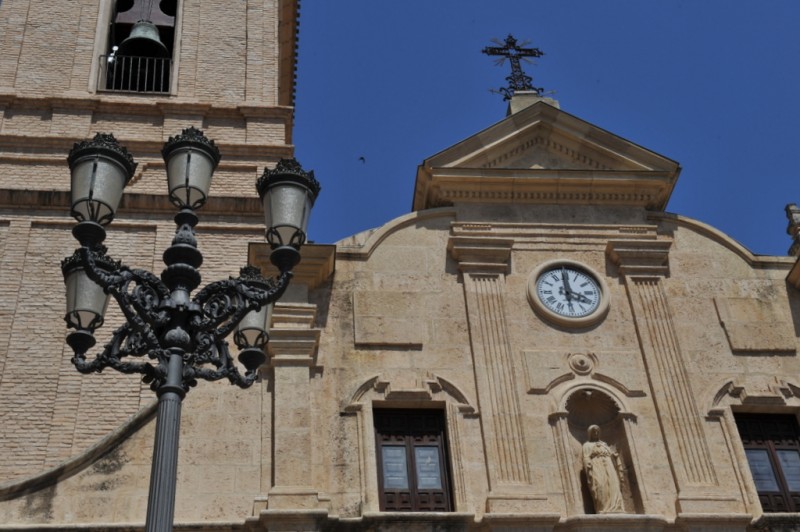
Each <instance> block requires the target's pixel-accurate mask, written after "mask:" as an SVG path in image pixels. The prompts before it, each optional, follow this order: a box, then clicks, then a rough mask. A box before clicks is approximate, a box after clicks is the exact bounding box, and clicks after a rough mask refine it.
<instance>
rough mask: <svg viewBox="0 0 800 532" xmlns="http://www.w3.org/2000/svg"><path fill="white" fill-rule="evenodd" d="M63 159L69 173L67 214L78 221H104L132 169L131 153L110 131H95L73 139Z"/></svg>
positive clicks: (109, 217) (110, 215)
mask: <svg viewBox="0 0 800 532" xmlns="http://www.w3.org/2000/svg"><path fill="white" fill-rule="evenodd" d="M67 163H68V164H69V169H70V172H71V174H72V182H71V192H72V204H71V211H70V214H71V215H72V216H73V217H74V218H75V219H76V220H77V221H78V222H93V223H96V224H99V225H101V226H105V225H108V224H109V223H110V222H111V220H113V219H114V214H115V213H116V211H117V207H118V206H119V202H120V200H121V199H122V189H124V188H125V185H127V184H128V181H130V180H131V178H132V177H133V173H134V172H135V171H136V162H134V160H133V157H132V156H131V155H130V154H129V153H128V150H126V149H125V148H123V147H122V146H120V145H119V143H118V142H117V139H115V138H114V135H110V134H105V133H98V134H97V135H95V136H94V138H93V139H91V140H85V141H83V142H79V143H76V144H75V145H74V146H73V148H72V150H70V152H69V156H68V157H67Z"/></svg>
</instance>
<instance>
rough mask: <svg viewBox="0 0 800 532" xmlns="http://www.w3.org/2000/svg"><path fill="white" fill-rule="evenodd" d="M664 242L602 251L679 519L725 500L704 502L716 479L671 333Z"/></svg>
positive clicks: (627, 243) (718, 507)
mask: <svg viewBox="0 0 800 532" xmlns="http://www.w3.org/2000/svg"><path fill="white" fill-rule="evenodd" d="M670 246H671V241H668V240H612V241H609V243H608V246H607V248H606V254H607V256H608V258H609V259H610V260H611V261H612V262H613V263H614V264H615V265H616V266H617V268H618V269H619V273H620V275H621V276H622V279H623V281H624V283H625V287H626V289H627V293H628V299H629V301H630V305H631V311H632V314H633V321H634V324H635V326H636V333H637V335H638V338H639V345H640V347H641V350H642V355H643V357H644V362H645V368H646V371H647V374H648V379H649V381H650V386H651V389H652V393H653V400H654V402H655V405H656V409H657V411H658V420H659V423H660V425H661V430H662V432H663V434H664V438H665V441H666V447H667V453H668V455H669V457H670V461H669V462H670V467H671V470H672V475H673V478H674V481H675V485H676V487H677V490H678V501H677V503H678V504H677V507H678V511H679V512H680V513H681V514H697V513H716V512H724V511H728V510H730V509H731V508H728V507H727V505H726V504H725V503H728V502H733V501H732V500H731V501H729V500H728V499H727V498H723V499H719V498H716V497H711V498H709V497H708V494H709V487H716V486H718V484H719V483H718V480H717V475H716V473H715V471H714V466H713V463H712V461H711V456H710V453H709V448H708V442H707V439H706V435H705V432H704V429H703V418H702V416H701V415H700V411H699V409H698V406H697V404H696V402H695V394H694V392H693V390H692V388H691V384H690V382H689V376H688V370H687V367H686V362H685V361H684V355H683V352H682V350H681V346H680V342H679V340H678V338H679V337H678V334H677V331H676V330H675V327H674V324H673V319H672V312H671V310H670V307H669V301H668V299H667V295H666V293H665V291H664V286H663V280H664V277H665V276H666V275H668V273H669V263H668V257H669V248H670Z"/></svg>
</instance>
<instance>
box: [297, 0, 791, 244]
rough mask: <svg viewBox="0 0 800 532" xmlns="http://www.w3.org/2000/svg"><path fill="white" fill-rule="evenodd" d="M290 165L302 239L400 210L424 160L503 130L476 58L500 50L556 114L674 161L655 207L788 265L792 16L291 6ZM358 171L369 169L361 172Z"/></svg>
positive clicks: (483, 60) (755, 10)
mask: <svg viewBox="0 0 800 532" xmlns="http://www.w3.org/2000/svg"><path fill="white" fill-rule="evenodd" d="M300 30H301V31H300V35H299V61H298V78H297V102H296V104H297V111H296V125H295V137H294V141H295V145H296V147H297V149H296V155H297V157H298V159H299V160H300V162H301V163H302V164H303V165H304V167H306V168H309V169H314V170H315V172H316V175H317V178H318V179H319V181H320V182H321V183H322V186H323V190H322V194H321V195H320V198H319V200H318V202H317V205H316V207H315V210H314V213H313V214H312V220H311V227H310V230H309V237H310V238H311V239H313V240H315V241H317V242H320V243H330V242H335V241H337V240H339V239H341V238H344V237H346V236H348V235H351V234H354V233H357V232H359V231H362V230H365V229H369V228H371V227H376V226H379V225H382V224H383V223H385V222H387V221H389V220H391V219H392V218H395V217H397V216H400V215H402V214H405V213H407V212H409V211H410V208H411V200H412V192H413V186H414V177H415V174H416V168H417V166H418V165H419V164H420V163H421V162H422V160H423V159H425V158H427V157H429V156H431V155H433V154H435V153H437V152H439V151H441V150H443V149H445V148H447V147H449V146H451V145H453V144H455V143H456V142H458V141H460V140H462V139H464V138H466V137H469V136H470V135H472V134H474V133H477V132H478V131H480V130H482V129H484V128H486V127H488V126H490V125H491V124H493V123H495V122H497V121H499V120H501V119H502V118H503V117H504V116H505V109H506V103H505V102H503V101H502V97H501V96H499V95H496V94H492V93H490V92H489V89H491V88H497V87H500V86H503V85H504V84H505V80H504V78H505V76H506V75H508V67H507V66H503V67H499V66H496V65H495V64H494V61H493V60H492V59H491V58H489V57H487V56H485V55H483V54H482V53H481V50H482V49H483V47H484V46H487V45H489V44H491V40H492V39H493V38H496V39H501V40H502V39H504V38H505V36H506V35H507V34H509V33H511V34H513V35H514V36H515V37H517V38H518V39H519V40H529V41H530V44H529V45H530V46H535V47H538V48H540V49H541V50H542V51H543V52H544V53H545V56H544V57H542V58H540V59H537V60H536V65H535V66H534V65H526V67H525V69H526V72H527V73H528V74H530V75H532V76H533V81H534V85H536V86H542V87H544V88H545V90H547V91H555V93H554V94H553V95H552V96H553V97H554V98H556V99H557V100H559V102H560V104H561V108H562V109H563V110H565V111H567V112H569V113H571V114H574V115H576V116H578V117H580V118H582V119H584V120H587V121H589V122H591V123H593V124H595V125H597V126H599V127H602V128H604V129H607V130H609V131H611V132H612V133H615V134H617V135H619V136H621V137H624V138H626V139H629V140H631V141H633V142H636V143H637V144H640V145H642V146H644V147H646V148H649V149H651V150H653V151H655V152H657V153H660V154H662V155H664V156H667V157H669V158H671V159H674V160H676V161H678V162H679V163H680V164H681V166H682V167H683V171H682V173H681V176H680V179H679V180H678V184H677V187H676V189H675V191H674V193H673V195H672V199H671V201H670V203H669V206H668V208H667V210H668V211H670V212H675V213H678V214H683V215H685V216H689V217H692V218H695V219H698V220H700V221H703V222H706V223H709V224H711V225H713V226H715V227H716V228H718V229H720V230H722V231H724V232H726V233H727V234H729V235H731V236H732V237H733V238H735V239H736V240H738V241H739V242H741V243H742V244H744V245H745V246H747V247H748V248H749V249H750V250H751V251H753V252H755V253H759V254H777V255H782V254H785V252H786V250H787V249H788V247H789V245H790V239H789V237H788V236H787V235H786V233H785V231H786V218H785V214H784V212H783V208H784V206H785V205H786V203H790V202H797V203H800V186H798V183H799V182H800V168H798V164H797V158H798V157H797V155H798V153H800V127H798V123H799V122H800V94H799V92H800V59H799V58H800V1H797V0H769V1H764V2H753V1H747V2H745V1H733V0H729V1H722V0H702V1H697V0H685V1H679V0H672V1H668V0H659V1H656V0H613V1H597V0H593V1H590V0H559V1H554V0H549V1H537V0H493V1H489V0H481V1H479V0H404V1H403V2H390V1H388V0H336V1H330V0H303V1H302V6H301V15H300ZM360 157H364V158H365V160H366V163H362V162H361V161H360V160H359V158H360Z"/></svg>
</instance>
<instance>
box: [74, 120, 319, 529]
mask: <svg viewBox="0 0 800 532" xmlns="http://www.w3.org/2000/svg"><path fill="white" fill-rule="evenodd" d="M162 154H163V156H164V161H165V162H166V167H167V178H168V186H169V198H170V200H171V201H172V203H173V204H174V205H175V206H176V207H177V208H178V209H179V212H178V214H177V215H176V216H175V224H176V225H177V226H178V227H177V230H176V232H175V237H174V239H173V240H172V245H171V246H170V247H168V248H167V249H166V251H165V252H164V263H165V264H166V266H167V267H166V268H165V269H164V271H163V272H162V273H161V277H160V278H159V277H156V276H155V275H153V274H152V273H150V272H148V271H145V270H138V269H131V268H129V267H127V266H124V265H122V264H120V263H119V262H116V261H114V260H112V259H111V258H109V257H108V256H107V255H106V248H105V246H103V244H102V242H103V240H104V239H105V236H106V231H105V226H106V225H108V224H109V223H110V222H111V221H112V220H113V219H114V214H115V211H116V209H117V206H118V205H119V202H120V200H121V198H122V191H123V188H124V187H125V185H126V184H127V182H128V181H129V180H130V179H131V177H132V176H133V173H134V170H135V169H136V163H135V162H134V161H133V157H131V155H130V154H129V153H128V152H127V150H126V149H125V148H123V147H122V146H120V145H119V144H118V143H117V141H116V139H114V137H113V136H112V135H106V134H102V133H98V134H97V135H96V136H95V137H94V139H92V140H90V141H84V142H81V143H78V144H75V146H74V147H73V149H72V151H70V154H69V157H68V158H67V161H68V162H69V167H70V170H71V172H72V210H71V214H72V216H74V217H75V219H76V220H77V221H78V224H77V225H76V226H75V227H74V228H73V230H72V233H73V235H74V236H75V238H77V239H78V241H79V242H80V247H79V248H78V249H77V250H75V253H74V254H73V255H72V256H70V257H68V258H66V259H64V261H63V263H62V271H63V273H64V282H65V284H66V287H67V314H66V316H65V320H66V322H67V325H68V327H69V328H70V329H74V331H73V332H71V333H70V334H69V335H68V336H67V343H68V344H69V345H70V347H71V348H72V349H73V351H74V352H75V356H74V357H73V358H72V362H73V364H75V367H76V368H77V369H78V371H80V372H82V373H92V372H100V371H102V370H103V369H105V368H107V367H110V368H113V369H115V370H117V371H120V372H122V373H141V374H143V380H144V381H145V382H148V383H150V387H151V388H152V389H153V390H154V391H155V392H156V394H157V395H158V413H157V422H156V436H155V446H154V449H153V466H152V472H151V478H150V493H149V498H148V504H147V524H146V529H147V530H148V531H153V532H155V531H158V532H161V531H170V530H172V520H173V515H174V508H175V485H176V473H177V466H178V435H179V432H180V430H179V428H180V412H181V401H182V400H183V397H184V396H185V395H186V392H187V391H188V390H189V388H190V387H192V386H194V385H195V384H197V379H205V380H210V381H213V380H219V379H222V378H225V377H227V378H228V380H230V381H231V383H233V384H236V385H238V386H241V387H242V388H247V387H248V386H250V385H251V384H253V382H255V380H256V378H257V375H258V368H259V366H261V365H262V364H263V363H264V362H265V361H266V358H267V357H266V354H265V353H264V350H265V348H266V344H267V341H268V340H269V336H268V334H267V330H268V328H269V318H270V314H271V309H272V304H273V302H275V301H276V300H277V299H279V298H280V297H281V295H282V294H283V292H284V291H285V290H286V288H287V287H288V285H289V280H290V279H291V277H292V273H291V270H292V268H293V267H294V266H295V265H296V264H297V263H298V262H299V261H300V253H299V249H300V246H302V245H303V243H305V238H306V227H307V223H308V216H309V214H310V212H311V207H312V206H313V204H314V200H315V199H316V197H317V194H318V193H319V189H320V187H319V183H318V182H317V181H316V179H314V173H313V172H308V173H306V172H305V171H303V169H302V168H301V167H300V165H299V164H298V163H297V161H295V160H294V159H283V160H281V161H280V162H279V163H278V165H277V167H276V168H275V169H274V170H266V169H265V170H264V174H263V175H262V176H261V177H260V178H259V179H258V181H257V183H256V188H257V190H258V193H259V195H260V196H261V201H262V203H263V206H264V213H265V216H266V226H267V232H266V238H267V242H268V243H269V244H270V246H271V248H272V254H271V255H270V260H271V261H272V263H273V264H274V265H275V266H276V267H277V268H278V270H280V275H279V276H278V277H277V279H265V278H264V277H262V276H261V274H260V272H259V271H258V270H257V269H256V268H252V267H247V268H243V269H242V271H241V274H240V276H239V277H238V278H230V279H228V280H224V281H217V282H214V283H211V284H209V285H207V286H206V287H205V288H203V289H202V290H200V291H199V292H198V293H197V294H195V295H194V296H192V291H193V290H194V289H195V288H197V287H198V286H199V285H200V272H199V271H198V268H199V267H200V265H201V264H202V262H203V255H202V254H201V253H200V250H199V249H198V248H197V241H196V239H195V232H194V227H195V225H197V221H198V219H197V215H196V214H195V211H196V210H197V209H199V208H200V207H202V206H203V204H205V202H206V199H207V198H208V190H209V187H210V185H211V176H212V174H213V172H214V169H215V168H216V166H217V163H218V162H219V159H220V154H219V150H218V149H217V147H216V146H215V145H214V142H213V141H210V140H208V139H207V138H206V137H205V136H204V135H203V132H202V131H200V130H197V129H195V128H193V127H192V128H188V129H184V130H183V132H182V134H181V135H178V136H176V137H172V138H170V139H169V141H168V142H166V143H165V144H164V148H163V150H162ZM109 296H113V298H114V299H115V300H116V302H117V304H118V305H119V307H120V309H121V310H122V312H123V314H124V316H125V319H126V322H125V324H124V325H122V326H121V327H119V328H118V329H117V330H115V331H114V332H113V334H112V336H111V340H110V341H109V342H108V343H107V344H106V345H105V347H104V348H103V350H102V351H101V352H100V353H99V354H98V355H96V356H95V358H94V359H93V360H87V359H86V352H87V351H88V350H89V349H91V348H92V347H93V346H94V344H95V339H94V330H95V329H96V328H98V327H100V326H101V325H102V324H103V316H104V313H105V309H106V306H107V305H108V299H109ZM231 333H233V339H234V342H235V343H236V345H237V347H239V349H240V350H241V351H240V354H239V362H240V363H241V364H242V365H243V366H244V368H245V372H244V375H242V374H241V373H240V372H239V370H238V369H237V366H236V364H235V363H234V361H233V359H232V358H231V355H230V352H229V350H228V343H227V341H226V338H227V337H228V336H230V335H231Z"/></svg>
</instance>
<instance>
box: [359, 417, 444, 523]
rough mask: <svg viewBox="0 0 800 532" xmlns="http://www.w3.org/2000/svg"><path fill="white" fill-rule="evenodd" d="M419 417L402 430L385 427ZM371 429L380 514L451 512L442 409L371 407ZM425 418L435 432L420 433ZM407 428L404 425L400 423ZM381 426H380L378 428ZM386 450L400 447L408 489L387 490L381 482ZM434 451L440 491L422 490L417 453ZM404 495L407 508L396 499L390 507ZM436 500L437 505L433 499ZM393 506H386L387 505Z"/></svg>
mask: <svg viewBox="0 0 800 532" xmlns="http://www.w3.org/2000/svg"><path fill="white" fill-rule="evenodd" d="M406 416H407V417H410V418H420V419H417V420H416V421H417V423H413V424H408V426H405V427H403V430H402V431H397V430H389V429H387V428H386V426H387V425H389V424H391V422H392V421H399V420H400V418H402V417H406ZM372 418H373V423H374V425H373V427H374V431H375V458H376V468H377V471H378V498H379V501H380V508H381V511H382V512H452V511H453V495H452V489H451V484H452V481H451V480H450V479H451V478H452V472H451V466H452V464H451V462H450V458H449V456H448V454H449V453H448V448H449V446H448V442H447V430H446V429H447V422H446V413H445V410H444V409H443V408H373V409H372ZM422 418H428V420H427V422H428V423H429V424H430V422H434V423H435V429H433V430H423V429H421V428H419V427H420V424H419V422H420V421H422V420H423V419H422ZM403 425H406V423H403ZM381 426H382V427H381ZM385 447H403V450H404V452H403V455H404V458H405V466H406V475H407V476H406V481H407V489H395V490H392V489H387V488H386V485H385V482H384V473H385V472H384V467H383V465H384V461H383V459H384V455H383V451H384V448H385ZM430 447H434V448H436V451H437V453H436V454H437V455H438V465H439V468H438V469H439V489H427V490H426V489H421V488H420V487H419V480H420V479H419V475H418V463H417V462H416V450H417V449H419V448H430ZM404 494H407V496H408V499H407V507H402V506H405V505H403V504H402V503H401V502H400V501H399V500H398V501H396V502H395V503H394V504H392V499H395V498H397V499H399V498H400V497H402V496H403V495H404ZM437 496H438V498H439V503H438V504H437V502H436V501H435V499H436V498H437ZM390 505H391V506H393V507H389V506H390Z"/></svg>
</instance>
